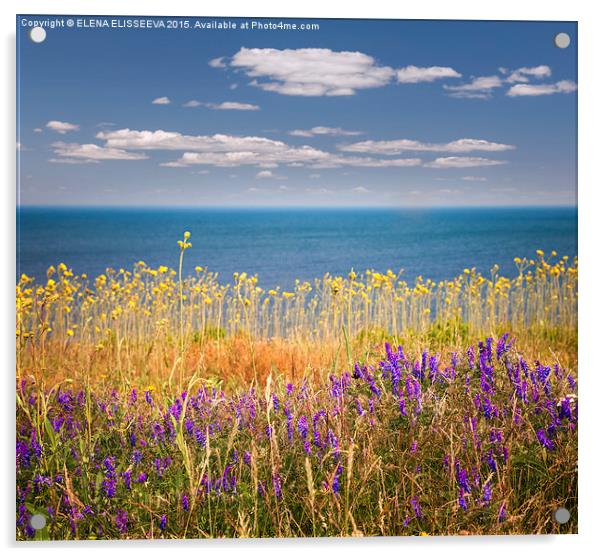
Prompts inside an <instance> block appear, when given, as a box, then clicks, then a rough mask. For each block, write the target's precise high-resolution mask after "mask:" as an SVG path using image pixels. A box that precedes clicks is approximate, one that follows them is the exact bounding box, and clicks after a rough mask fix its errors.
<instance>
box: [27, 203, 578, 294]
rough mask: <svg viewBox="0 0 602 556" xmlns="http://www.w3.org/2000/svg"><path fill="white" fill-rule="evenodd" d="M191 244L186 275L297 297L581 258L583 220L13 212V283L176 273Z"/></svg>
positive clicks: (565, 216) (524, 211) (455, 211)
mask: <svg viewBox="0 0 602 556" xmlns="http://www.w3.org/2000/svg"><path fill="white" fill-rule="evenodd" d="M185 230H188V231H189V232H191V234H192V237H191V241H192V244H193V247H192V249H190V250H188V251H187V252H186V256H185V264H184V272H185V273H192V272H194V267H195V266H196V265H201V266H208V267H209V269H210V270H211V271H214V272H218V273H219V280H220V281H222V282H228V281H230V280H231V278H232V273H234V272H243V271H245V272H247V273H250V274H255V273H257V274H258V275H259V284H260V285H263V286H264V287H274V286H277V285H280V286H282V287H284V288H287V287H291V286H292V285H293V284H294V280H295V278H300V279H301V280H312V279H313V278H316V277H321V276H322V275H324V274H325V273H326V272H329V273H331V274H347V273H348V272H349V270H350V269H351V268H352V267H353V268H354V269H355V270H359V271H363V270H365V269H367V268H372V269H375V270H377V271H381V272H382V271H386V270H387V269H392V270H394V271H398V270H399V269H404V276H405V279H409V280H413V279H414V278H415V277H416V276H418V275H422V276H424V277H425V278H426V277H428V278H433V279H435V280H440V279H446V278H452V277H454V276H456V275H457V274H459V273H461V272H462V270H463V269H464V268H466V267H473V266H474V267H477V269H478V270H479V271H482V272H486V273H488V272H489V269H490V268H491V267H492V266H493V264H495V263H498V264H499V265H500V267H501V271H502V272H503V273H507V274H514V273H515V272H516V269H515V266H514V263H513V258H514V257H517V256H518V257H523V256H526V257H533V256H534V255H535V250H536V249H543V250H544V251H545V252H546V253H549V252H550V251H552V250H553V249H554V250H556V251H557V252H558V254H559V255H569V256H570V257H573V256H574V255H576V254H577V209H576V208H549V207H545V208H544V207H542V208H447V209H313V208H312V209H309V208H308V209H303V208H299V209H297V208H295V209H292V208H286V209H272V208H269V209H225V208H224V209H197V208H195V209H179V208H178V209H172V208H169V209H167V208H165V209H154V208H153V209H130V208H127V209H126V208H117V209H115V208H47V207H44V208H40V207H35V208H34V207H26V208H23V207H22V208H20V209H18V211H17V241H18V244H17V276H20V274H21V273H26V274H27V275H29V276H34V277H36V278H37V279H39V280H44V279H45V275H46V269H47V268H48V267H49V266H50V265H55V266H56V265H57V264H58V263H60V262H64V263H65V264H66V265H68V266H70V267H72V268H73V270H74V272H76V273H83V272H85V273H87V274H88V275H89V276H96V275H98V274H101V273H103V272H104V271H105V269H106V268H107V267H112V268H115V269H119V268H126V269H131V268H132V266H133V264H134V263H135V262H137V261H139V260H143V261H145V262H146V263H147V264H149V265H151V266H154V267H156V266H158V265H167V266H171V267H173V268H177V264H178V256H179V251H178V246H177V243H176V242H177V240H178V239H180V238H181V237H182V234H183V233H184V231H185Z"/></svg>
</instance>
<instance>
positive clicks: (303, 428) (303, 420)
mask: <svg viewBox="0 0 602 556" xmlns="http://www.w3.org/2000/svg"><path fill="white" fill-rule="evenodd" d="M297 430H298V431H299V434H300V435H301V438H303V440H305V439H306V438H307V433H308V432H309V426H308V424H307V417H305V415H301V417H299V421H298V422H297Z"/></svg>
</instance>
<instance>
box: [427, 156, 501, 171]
mask: <svg viewBox="0 0 602 556" xmlns="http://www.w3.org/2000/svg"><path fill="white" fill-rule="evenodd" d="M499 164H506V161H505V160H492V159H490V158H481V157H478V156H445V157H441V158H436V159H435V160H433V161H432V162H428V163H427V164H425V166H426V167H427V168H473V167H477V166H497V165H499Z"/></svg>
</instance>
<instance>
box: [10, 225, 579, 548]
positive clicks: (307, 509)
mask: <svg viewBox="0 0 602 556" xmlns="http://www.w3.org/2000/svg"><path fill="white" fill-rule="evenodd" d="M179 247H180V254H181V258H180V267H179V269H176V270H172V269H169V268H166V267H159V268H157V269H153V268H149V267H148V266H147V265H146V264H144V263H143V262H139V263H137V264H136V265H135V267H134V268H133V269H132V270H123V269H120V270H107V272H106V273H105V274H104V275H101V276H98V277H94V278H90V277H87V276H86V275H85V274H81V275H75V274H74V273H73V271H72V270H71V269H69V268H67V267H66V266H65V265H63V264H60V265H58V266H57V267H56V268H50V269H49V271H48V276H47V280H46V282H45V283H41V284H38V283H36V281H35V280H33V279H31V278H29V277H27V276H22V277H21V279H20V280H19V282H18V284H17V377H16V378H17V383H16V395H17V431H16V433H17V446H16V458H17V459H16V464H17V500H16V518H17V538H18V539H28V538H37V539H43V538H46V539H48V538H50V539H88V538H95V539H101V538H105V539H106V538H183V537H189V538H197V537H200V538H204V537H222V536H228V537H231V536H236V537H239V536H245V537H246V536H251V537H253V536H262V537H266V536H268V537H269V536H325V535H328V536H342V535H344V536H347V535H357V536H361V535H366V536H368V535H416V534H429V535H436V534H448V535H449V534H531V533H533V534H535V533H552V532H576V531H577V469H576V466H577V297H578V294H577V287H578V270H577V261H576V260H574V261H569V260H568V259H567V258H566V257H565V258H559V257H557V256H556V254H555V253H554V254H551V255H549V256H546V255H544V254H543V253H541V252H539V251H538V252H537V253H536V254H535V256H534V258H533V260H531V259H525V258H517V259H515V263H516V267H517V271H516V275H515V276H513V277H510V278H507V277H502V276H499V274H498V269H497V268H496V267H494V268H493V269H492V270H491V273H490V274H489V275H487V276H483V275H481V274H479V273H477V272H476V270H475V269H470V268H468V269H466V270H465V271H464V273H462V275H461V276H459V277H457V278H455V279H451V280H448V281H443V282H439V283H436V282H432V281H430V280H428V279H423V278H418V279H417V280H416V281H415V282H414V283H413V284H409V283H406V282H405V281H404V280H403V275H402V274H400V273H398V272H397V273H396V272H393V271H390V270H389V271H385V272H376V271H367V272H364V273H363V274H361V273H357V272H355V271H351V272H350V273H349V274H348V276H345V277H342V276H329V275H326V276H324V277H322V278H320V279H317V280H315V281H314V282H313V283H307V282H298V283H297V284H296V286H295V287H294V288H293V289H291V290H287V291H283V290H280V289H275V290H268V291H265V290H264V289H262V288H261V284H260V281H259V280H258V278H257V277H255V276H248V275H246V274H245V273H241V274H235V275H234V277H233V282H232V283H231V284H228V285H224V284H223V283H222V282H221V281H218V279H217V276H216V275H215V274H214V273H211V272H210V271H209V270H208V269H207V268H204V267H200V266H199V267H197V268H196V270H195V275H194V276H183V275H182V271H181V268H182V260H183V257H184V256H185V255H186V256H189V252H188V249H189V247H191V244H190V241H189V236H188V235H185V236H184V238H183V240H181V241H180V242H179ZM398 346H401V347H398ZM560 506H564V507H566V508H568V509H569V510H570V512H571V514H572V518H571V520H570V521H569V523H567V524H566V525H559V524H557V523H556V522H555V521H554V519H553V513H554V510H555V509H556V508H558V507H560ZM36 513H42V514H43V515H45V516H46V518H47V523H48V525H47V527H46V528H45V529H43V530H41V531H37V532H36V531H34V530H33V529H32V528H31V526H30V524H29V519H30V517H31V515H33V514H36Z"/></svg>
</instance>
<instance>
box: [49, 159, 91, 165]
mask: <svg viewBox="0 0 602 556" xmlns="http://www.w3.org/2000/svg"><path fill="white" fill-rule="evenodd" d="M48 162H52V163H53V164H98V160H92V159H85V158H49V159H48Z"/></svg>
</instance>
